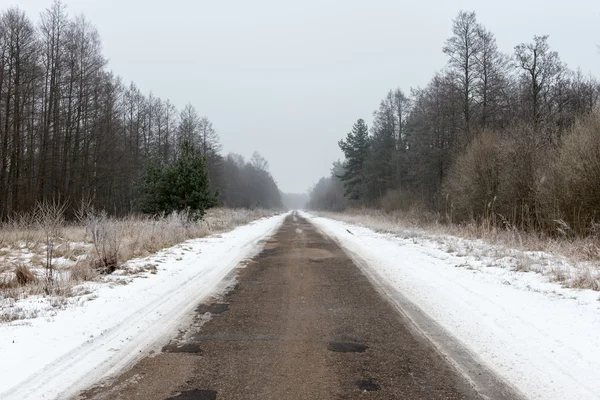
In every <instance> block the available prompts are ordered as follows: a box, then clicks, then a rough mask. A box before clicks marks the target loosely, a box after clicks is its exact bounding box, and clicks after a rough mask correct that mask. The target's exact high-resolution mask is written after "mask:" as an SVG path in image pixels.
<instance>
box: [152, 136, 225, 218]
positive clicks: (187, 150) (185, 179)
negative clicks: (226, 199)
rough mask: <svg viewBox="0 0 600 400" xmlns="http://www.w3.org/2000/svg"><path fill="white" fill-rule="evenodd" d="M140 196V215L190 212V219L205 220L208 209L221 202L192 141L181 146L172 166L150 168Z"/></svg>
mask: <svg viewBox="0 0 600 400" xmlns="http://www.w3.org/2000/svg"><path fill="white" fill-rule="evenodd" d="M141 192H142V195H143V203H142V206H141V207H140V209H141V211H143V212H147V213H157V212H164V213H171V212H174V211H187V212H189V213H190V218H191V219H198V218H202V216H203V215H204V213H205V211H206V210H207V209H208V208H211V207H214V206H216V205H217V198H218V193H213V192H212V191H211V189H210V183H209V180H208V172H207V169H206V164H205V160H204V157H202V155H201V154H200V152H199V151H197V150H196V149H195V148H194V146H193V145H192V144H191V143H190V142H189V141H184V142H183V143H182V145H181V154H180V155H179V157H178V158H177V160H176V161H175V162H174V163H173V164H171V165H166V166H162V167H161V166H160V165H159V164H157V163H151V164H149V166H148V168H147V170H146V175H145V177H144V180H143V184H142V188H141Z"/></svg>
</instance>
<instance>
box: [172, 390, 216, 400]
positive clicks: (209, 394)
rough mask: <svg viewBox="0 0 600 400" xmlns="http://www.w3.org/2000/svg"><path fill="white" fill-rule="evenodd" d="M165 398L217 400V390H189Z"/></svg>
mask: <svg viewBox="0 0 600 400" xmlns="http://www.w3.org/2000/svg"><path fill="white" fill-rule="evenodd" d="M165 400H217V392H216V391H215V390H198V389H194V390H187V391H185V392H181V394H178V395H177V396H173V397H169V398H168V399H165Z"/></svg>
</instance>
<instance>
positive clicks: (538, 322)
mask: <svg viewBox="0 0 600 400" xmlns="http://www.w3.org/2000/svg"><path fill="white" fill-rule="evenodd" d="M302 216H303V217H305V218H307V219H308V220H309V221H310V222H312V223H313V224H314V225H315V226H317V227H318V228H319V229H320V230H321V231H322V232H323V233H325V234H326V235H328V236H329V237H331V238H333V239H334V240H336V241H337V242H338V243H339V244H340V245H341V246H343V247H344V248H345V249H346V251H347V252H348V253H349V254H350V255H351V256H352V257H353V258H354V259H355V260H356V261H358V262H359V263H360V265H361V267H362V268H363V270H364V271H365V273H366V274H367V275H369V276H370V277H371V279H372V280H373V281H375V283H377V284H378V285H379V286H380V287H381V288H382V291H384V292H386V294H387V295H388V296H390V297H391V300H392V301H393V302H395V303H396V305H397V306H398V308H399V309H401V310H404V312H405V313H406V314H407V315H408V316H409V317H411V318H412V317H413V316H414V315H418V314H419V313H421V314H425V315H424V317H425V318H424V319H423V320H424V321H425V322H427V320H429V321H435V322H436V323H437V324H439V325H440V326H441V327H442V328H443V329H444V330H446V332H448V334H449V335H451V336H453V337H454V338H455V339H456V341H458V342H459V343H458V344H459V346H461V347H462V348H465V349H467V351H468V352H469V353H470V354H472V355H474V356H475V357H476V358H478V359H479V360H480V361H481V363H482V364H483V365H486V366H487V367H488V368H490V369H491V370H492V371H494V372H495V373H497V374H498V375H499V376H500V377H501V378H503V379H505V380H506V381H507V382H509V383H510V384H512V385H514V386H515V387H516V389H517V390H519V391H520V392H521V393H523V394H524V396H525V397H526V398H528V399H544V400H554V399H556V400H571V399H572V400H575V399H578V400H587V399H589V400H591V399H600V380H598V371H600V335H598V332H600V302H599V301H598V293H597V292H592V291H590V290H579V291H578V290H572V289H565V288H562V287H560V285H558V284H555V283H549V282H547V281H546V279H545V278H544V277H543V276H540V275H536V274H534V273H522V272H515V271H510V270H506V269H502V268H497V267H484V268H481V269H468V268H457V264H459V263H460V261H459V260H458V259H457V258H456V257H455V256H452V255H449V254H447V253H446V252H444V251H442V250H440V249H436V248H433V247H432V246H430V245H426V244H421V243H419V241H418V239H415V240H414V241H413V240H412V239H402V238H399V237H397V236H394V235H389V234H382V233H377V232H374V231H372V230H370V229H367V228H363V227H359V226H356V225H350V224H346V223H343V222H339V221H334V220H331V219H327V218H320V217H314V216H312V215H310V214H307V213H302ZM409 303H412V304H413V305H414V306H413V307H414V308H415V309H416V311H415V312H416V314H415V312H412V311H411V310H410V309H408V310H407V304H409ZM408 307H410V306H408ZM423 320H422V321H419V320H416V321H415V320H413V322H414V323H415V324H416V325H417V326H419V325H420V323H422V322H423ZM419 328H420V329H421V330H423V331H425V332H427V330H428V327H427V326H425V327H423V326H419ZM429 339H430V340H431V341H432V342H433V343H434V344H435V345H436V346H437V347H438V349H440V350H441V351H442V353H445V354H446V355H447V356H448V357H449V358H453V353H455V350H456V349H455V350H453V349H452V348H448V346H447V344H445V343H443V342H442V343H440V342H439V341H436V339H439V337H435V336H433V337H432V336H429ZM454 355H456V354H454ZM455 362H456V364H457V366H458V367H459V369H460V368H461V367H462V366H463V365H462V364H461V361H460V360H456V359H455ZM463 372H466V371H463ZM475 383H477V382H475Z"/></svg>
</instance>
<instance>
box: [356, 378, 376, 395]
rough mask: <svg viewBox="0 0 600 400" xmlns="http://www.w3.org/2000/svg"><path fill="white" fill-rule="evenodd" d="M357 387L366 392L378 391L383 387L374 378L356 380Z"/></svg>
mask: <svg viewBox="0 0 600 400" xmlns="http://www.w3.org/2000/svg"><path fill="white" fill-rule="evenodd" d="M356 387H358V388H359V389H360V390H364V391H366V392H376V391H378V390H379V389H381V386H379V384H378V383H377V382H375V381H374V380H373V379H362V380H360V381H356Z"/></svg>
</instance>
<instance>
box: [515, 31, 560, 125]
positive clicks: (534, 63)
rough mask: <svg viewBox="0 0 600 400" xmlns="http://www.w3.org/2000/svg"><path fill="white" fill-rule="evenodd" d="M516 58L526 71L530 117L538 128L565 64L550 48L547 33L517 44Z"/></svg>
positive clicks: (525, 80)
mask: <svg viewBox="0 0 600 400" xmlns="http://www.w3.org/2000/svg"><path fill="white" fill-rule="evenodd" d="M515 59H516V62H517V65H518V67H520V68H521V69H522V70H523V75H522V79H523V81H524V84H525V85H526V87H527V93H528V96H527V97H528V103H529V108H530V115H531V117H530V120H531V122H532V123H533V125H534V126H535V127H539V125H540V123H541V122H542V121H543V120H544V117H545V112H547V111H548V107H549V106H550V105H551V99H550V97H551V95H552V92H551V89H552V87H553V85H554V84H555V83H556V82H557V81H558V80H559V79H560V78H561V76H562V74H563V73H564V71H565V66H564V64H563V63H562V61H561V60H560V57H559V56H558V53H557V52H556V51H553V50H550V45H549V44H548V35H544V36H534V37H533V42H531V43H521V44H519V45H518V46H516V47H515Z"/></svg>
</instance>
